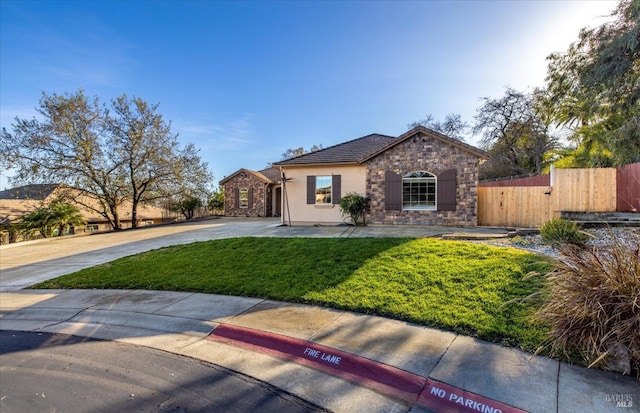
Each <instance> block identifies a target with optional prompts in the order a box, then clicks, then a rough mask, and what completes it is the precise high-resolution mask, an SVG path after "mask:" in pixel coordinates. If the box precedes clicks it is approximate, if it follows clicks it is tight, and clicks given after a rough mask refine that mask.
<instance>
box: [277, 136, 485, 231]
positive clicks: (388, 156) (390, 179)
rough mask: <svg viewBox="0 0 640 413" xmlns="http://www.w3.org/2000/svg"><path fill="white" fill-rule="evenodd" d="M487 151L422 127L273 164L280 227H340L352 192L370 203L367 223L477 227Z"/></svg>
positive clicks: (368, 137) (346, 143)
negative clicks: (278, 182) (279, 181)
mask: <svg viewBox="0 0 640 413" xmlns="http://www.w3.org/2000/svg"><path fill="white" fill-rule="evenodd" d="M486 157H487V153H486V152H484V151H482V150H480V149H478V148H476V147H474V146H471V145H468V144H466V143H464V142H461V141H459V140H456V139H453V138H450V137H447V136H445V135H442V134H440V133H437V132H435V131H432V130H430V129H427V128H424V127H421V126H419V127H416V128H413V129H411V130H410V131H408V132H406V133H405V134H403V135H401V136H399V137H397V138H393V137H391V136H386V135H378V134H372V135H367V136H364V137H361V138H358V139H354V140H352V141H349V142H345V143H342V144H338V145H335V146H332V147H329V148H325V149H321V150H319V151H316V152H312V153H308V154H305V155H301V156H298V157H295V158H291V159H288V160H285V161H281V162H277V163H274V164H273V166H274V167H276V168H279V169H280V170H281V172H282V175H281V176H283V177H285V179H284V183H283V188H282V191H283V197H282V200H283V206H282V211H283V214H282V217H283V220H282V221H283V223H285V224H287V223H291V224H292V225H295V224H338V223H342V222H344V220H345V217H344V216H343V215H342V214H341V212H340V209H339V208H338V203H339V202H340V199H341V197H342V196H343V195H346V194H347V193H350V192H355V193H357V194H360V195H363V196H366V197H368V198H369V200H370V210H369V212H368V213H367V222H368V223H369V224H381V225H390V224H401V225H460V226H475V225H477V205H478V195H477V194H478V193H477V184H478V167H479V164H480V161H481V160H482V159H486Z"/></svg>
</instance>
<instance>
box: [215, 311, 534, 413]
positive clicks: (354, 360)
mask: <svg viewBox="0 0 640 413" xmlns="http://www.w3.org/2000/svg"><path fill="white" fill-rule="evenodd" d="M208 338H209V339H211V340H215V341H220V342H224V343H229V344H232V345H236V346H240V347H244V348H248V349H250V350H254V351H258V352H262V353H267V354H270V355H272V356H275V357H280V358H284V359H287V360H292V361H295V362H297V363H300V364H303V365H305V366H308V367H311V368H314V369H316V370H320V371H323V372H325V373H329V374H332V375H334V376H338V377H341V378H343V379H346V380H349V381H352V382H354V383H357V384H359V385H362V386H365V387H369V388H372V389H374V390H377V391H379V392H381V393H384V394H387V395H389V396H392V397H395V398H397V399H400V400H404V401H407V402H410V403H418V404H420V405H421V406H424V407H427V408H429V409H433V410H435V411H437V412H439V413H460V412H469V413H471V412H481V413H526V411H525V410H521V409H518V408H515V407H513V406H509V405H507V404H504V403H501V402H498V401H496V400H492V399H488V398H486V397H483V396H480V395H478V394H475V393H472V392H469V391H466V390H462V389H459V388H457V387H455V386H451V385H449V384H446V383H442V382H439V381H436V380H432V379H427V378H424V377H422V376H419V375H417V374H413V373H409V372H407V371H405V370H401V369H398V368H396V367H392V366H389V365H386V364H383V363H379V362H376V361H373V360H370V359H367V358H364V357H361V356H358V355H355V354H351V353H347V352H345V351H342V350H338V349H335V348H331V347H328V346H324V345H322V344H318V343H312V342H310V341H306V340H300V339H296V338H292V337H287V336H283V335H279V334H274V333H269V332H265V331H260V330H254V329H251V328H246V327H239V326H233V325H228V324H220V325H218V327H216V328H215V329H214V330H213V332H212V333H211V334H210V335H209V336H208Z"/></svg>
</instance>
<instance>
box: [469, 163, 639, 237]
mask: <svg viewBox="0 0 640 413" xmlns="http://www.w3.org/2000/svg"><path fill="white" fill-rule="evenodd" d="M638 178H639V179H640V176H638ZM617 182H618V180H617V170H616V168H598V169H556V170H555V171H552V173H551V177H550V185H548V186H495V187H487V186H479V187H478V225H486V226H500V227H540V226H542V225H543V224H544V223H545V222H547V221H549V220H550V219H553V218H556V217H559V216H560V212H561V211H584V212H613V211H616V208H617V204H616V199H617V196H616V194H617Z"/></svg>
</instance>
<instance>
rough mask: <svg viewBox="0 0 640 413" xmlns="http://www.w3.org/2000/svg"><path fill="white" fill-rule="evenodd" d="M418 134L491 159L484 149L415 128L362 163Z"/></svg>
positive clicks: (418, 127) (420, 127)
mask: <svg viewBox="0 0 640 413" xmlns="http://www.w3.org/2000/svg"><path fill="white" fill-rule="evenodd" d="M418 134H422V135H425V136H427V137H429V138H432V139H436V140H439V141H441V142H444V143H446V144H449V145H452V146H456V147H458V148H460V149H462V150H464V151H467V152H469V153H471V154H472V155H474V156H476V157H478V158H482V159H487V158H488V157H489V154H488V153H487V152H485V151H483V150H482V149H479V148H476V147H475V146H472V145H469V144H468V143H464V142H462V141H460V140H458V139H454V138H450V137H448V136H446V135H443V134H442V133H439V132H436V131H434V130H431V129H428V128H425V127H424V126H416V127H415V128H413V129H411V130H409V131H407V132H405V133H403V134H402V135H400V136H398V137H397V138H396V139H394V140H393V141H392V142H390V143H389V144H388V145H387V146H385V147H383V148H380V149H379V150H377V151H375V152H373V153H371V154H369V155H368V156H367V157H366V158H364V159H362V161H361V162H366V161H368V160H370V159H372V158H374V157H376V156H378V155H380V154H381V153H383V152H386V151H387V150H389V149H391V148H393V147H394V146H396V145H399V144H401V143H402V142H404V141H406V140H408V139H410V138H413V137H414V136H416V135H418Z"/></svg>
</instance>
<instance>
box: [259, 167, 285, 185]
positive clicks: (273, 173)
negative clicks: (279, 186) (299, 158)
mask: <svg viewBox="0 0 640 413" xmlns="http://www.w3.org/2000/svg"><path fill="white" fill-rule="evenodd" d="M258 173H260V174H262V175H264V176H265V177H266V178H267V179H269V180H270V181H271V182H273V183H278V182H279V181H280V169H278V168H273V167H271V168H267V169H263V170H261V171H258Z"/></svg>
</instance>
